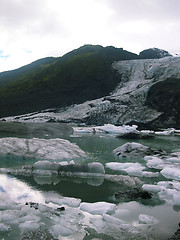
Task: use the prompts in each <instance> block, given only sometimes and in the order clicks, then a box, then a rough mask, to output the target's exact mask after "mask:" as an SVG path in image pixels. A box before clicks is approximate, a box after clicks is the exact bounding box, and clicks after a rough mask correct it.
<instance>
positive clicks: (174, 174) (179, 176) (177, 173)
mask: <svg viewBox="0 0 180 240" xmlns="http://www.w3.org/2000/svg"><path fill="white" fill-rule="evenodd" d="M161 174H162V175H163V176H164V177H165V178H168V179H174V180H180V169H178V168H175V167H172V168H171V167H165V168H164V169H163V170H162V171H161Z"/></svg>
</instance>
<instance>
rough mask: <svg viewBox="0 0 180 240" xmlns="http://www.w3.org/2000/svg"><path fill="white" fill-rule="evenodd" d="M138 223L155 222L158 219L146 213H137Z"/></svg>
mask: <svg viewBox="0 0 180 240" xmlns="http://www.w3.org/2000/svg"><path fill="white" fill-rule="evenodd" d="M139 223H142V224H156V223H158V220H157V219H156V218H154V217H152V216H149V215H146V214H140V215H139Z"/></svg>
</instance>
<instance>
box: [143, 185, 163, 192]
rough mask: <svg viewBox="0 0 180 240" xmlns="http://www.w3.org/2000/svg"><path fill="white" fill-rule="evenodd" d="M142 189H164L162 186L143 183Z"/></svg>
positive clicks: (151, 190)
mask: <svg viewBox="0 0 180 240" xmlns="http://www.w3.org/2000/svg"><path fill="white" fill-rule="evenodd" d="M142 189H143V190H145V191H148V192H154V193H155V192H160V191H161V190H162V189H165V187H164V186H159V185H153V184H144V185H143V186H142Z"/></svg>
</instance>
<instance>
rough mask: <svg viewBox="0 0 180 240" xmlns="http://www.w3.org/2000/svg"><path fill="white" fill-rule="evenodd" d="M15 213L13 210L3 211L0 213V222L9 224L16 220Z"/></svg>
mask: <svg viewBox="0 0 180 240" xmlns="http://www.w3.org/2000/svg"><path fill="white" fill-rule="evenodd" d="M16 218H17V216H16V212H15V211H13V210H5V211H3V212H1V216H0V220H1V222H11V221H14V220H16Z"/></svg>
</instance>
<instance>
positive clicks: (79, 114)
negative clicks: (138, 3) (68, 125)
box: [0, 45, 180, 129]
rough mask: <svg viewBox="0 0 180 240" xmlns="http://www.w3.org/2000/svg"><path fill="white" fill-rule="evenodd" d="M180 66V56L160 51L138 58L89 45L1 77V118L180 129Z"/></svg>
mask: <svg viewBox="0 0 180 240" xmlns="http://www.w3.org/2000/svg"><path fill="white" fill-rule="evenodd" d="M179 66H180V58H179V57H172V56H171V55H170V54H169V53H168V52H167V51H164V50H160V49H147V50H144V51H143V52H141V53H140V54H139V55H136V54H133V53H130V52H128V51H125V50H123V49H122V48H115V47H112V46H109V47H102V46H99V45H96V46H94V45H84V46H82V47H80V48H78V49H75V50H73V51H71V52H69V53H67V54H65V55H64V56H62V57H59V58H44V59H40V60H38V61H35V62H33V63H32V64H29V65H27V66H24V67H22V68H19V69H17V70H14V71H9V72H4V73H0V116H1V117H6V116H11V115H20V114H25V115H22V116H19V117H18V116H17V117H14V118H9V119H11V120H18V121H24V120H29V121H32V120H33V121H35V120H37V121H39V120H42V121H57V122H76V123H85V124H90V125H92V124H94V125H102V124H106V123H111V124H116V125H122V124H137V125H138V126H139V127H140V128H146V129H148V128H149V129H150V128H154V129H155V128H164V127H176V128H180V120H179V119H180V107H179V106H180V97H179V96H180V70H179ZM48 108H51V110H45V109H48ZM52 108H54V109H52ZM35 111H36V113H32V112H35ZM28 113H30V114H28ZM7 119H8V118H7Z"/></svg>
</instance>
